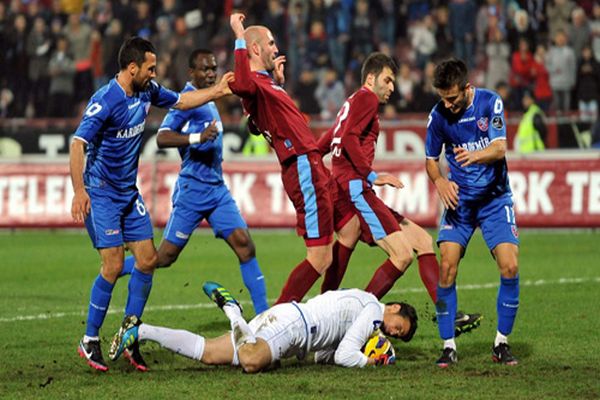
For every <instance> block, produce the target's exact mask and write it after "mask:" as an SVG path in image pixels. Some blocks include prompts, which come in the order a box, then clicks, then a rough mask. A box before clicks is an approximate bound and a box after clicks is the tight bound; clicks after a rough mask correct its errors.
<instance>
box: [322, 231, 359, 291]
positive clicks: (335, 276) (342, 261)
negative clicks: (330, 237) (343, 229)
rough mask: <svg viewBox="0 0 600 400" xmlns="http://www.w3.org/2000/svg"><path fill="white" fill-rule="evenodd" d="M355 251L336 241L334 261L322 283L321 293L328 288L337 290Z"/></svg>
mask: <svg viewBox="0 0 600 400" xmlns="http://www.w3.org/2000/svg"><path fill="white" fill-rule="evenodd" d="M353 251H354V249H350V248H348V247H346V246H344V245H343V244H341V243H340V242H339V241H337V240H336V241H335V243H334V244H333V262H332V263H331V265H330V266H329V268H327V271H326V272H325V277H324V278H323V284H322V285H321V293H325V292H326V291H328V290H336V289H338V288H339V287H340V284H341V283H342V279H344V274H345V273H346V268H347V267H348V262H349V261H350V257H351V256H352V252H353Z"/></svg>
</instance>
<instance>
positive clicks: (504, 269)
mask: <svg viewBox="0 0 600 400" xmlns="http://www.w3.org/2000/svg"><path fill="white" fill-rule="evenodd" d="M500 274H501V275H502V276H503V277H504V278H514V277H516V276H517V275H518V274H519V265H518V263H517V262H516V261H513V262H508V263H505V264H504V265H502V266H501V267H500Z"/></svg>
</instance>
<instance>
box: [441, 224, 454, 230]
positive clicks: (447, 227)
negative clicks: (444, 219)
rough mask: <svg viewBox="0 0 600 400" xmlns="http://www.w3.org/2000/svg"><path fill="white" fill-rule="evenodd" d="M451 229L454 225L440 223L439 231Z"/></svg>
mask: <svg viewBox="0 0 600 400" xmlns="http://www.w3.org/2000/svg"><path fill="white" fill-rule="evenodd" d="M452 229H454V227H453V226H452V225H447V224H446V225H441V226H440V230H441V231H449V230H452Z"/></svg>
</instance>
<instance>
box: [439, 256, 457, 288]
mask: <svg viewBox="0 0 600 400" xmlns="http://www.w3.org/2000/svg"><path fill="white" fill-rule="evenodd" d="M456 271H457V265H455V264H451V263H449V262H448V261H445V260H442V262H441V263H440V285H441V286H442V287H448V286H450V285H452V284H453V283H454V280H455V279H456Z"/></svg>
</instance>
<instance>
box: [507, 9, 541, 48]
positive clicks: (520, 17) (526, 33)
mask: <svg viewBox="0 0 600 400" xmlns="http://www.w3.org/2000/svg"><path fill="white" fill-rule="evenodd" d="M507 35H508V36H507V39H508V43H509V44H510V50H511V51H513V52H514V51H516V50H517V49H518V48H519V43H520V41H521V39H525V40H527V44H528V45H529V48H530V49H535V46H536V44H537V43H536V40H535V32H534V31H533V29H531V26H530V25H529V16H528V15H527V11H525V10H517V11H516V12H515V16H514V21H513V24H512V26H511V27H510V28H509V29H508V33H507Z"/></svg>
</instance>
